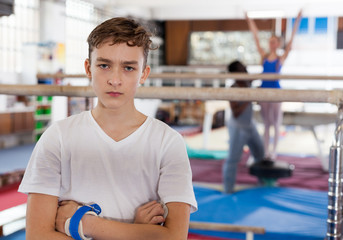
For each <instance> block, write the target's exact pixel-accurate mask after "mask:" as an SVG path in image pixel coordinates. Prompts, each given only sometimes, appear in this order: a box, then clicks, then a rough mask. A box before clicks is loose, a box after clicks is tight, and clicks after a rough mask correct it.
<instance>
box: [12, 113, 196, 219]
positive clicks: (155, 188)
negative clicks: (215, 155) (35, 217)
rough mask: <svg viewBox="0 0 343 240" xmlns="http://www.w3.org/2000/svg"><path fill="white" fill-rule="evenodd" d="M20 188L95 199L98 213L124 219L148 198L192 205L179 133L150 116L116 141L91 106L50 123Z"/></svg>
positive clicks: (188, 172)
mask: <svg viewBox="0 0 343 240" xmlns="http://www.w3.org/2000/svg"><path fill="white" fill-rule="evenodd" d="M19 191H20V192H24V193H42V194H48V195H53V196H57V197H59V200H75V201H78V202H82V203H92V202H95V203H97V204H99V205H100V207H101V208H102V214H101V216H103V217H107V218H111V219H115V220H118V221H124V222H132V221H133V219H134V216H135V210H136V209H137V207H139V206H141V205H142V204H144V203H147V202H149V201H152V200H161V201H163V202H164V203H168V202H184V203H188V204H190V205H191V208H192V210H191V211H192V212H194V211H196V209H197V202H196V200H195V196H194V192H193V186H192V173H191V168H190V163H189V159H188V156H187V151H186V147H185V143H184V141H183V138H182V136H181V135H180V134H179V133H177V132H176V131H175V130H173V129H172V128H170V127H169V126H168V125H166V124H165V123H163V122H161V121H159V120H157V119H154V118H150V117H148V118H147V119H146V121H145V122H144V123H143V124H142V125H141V126H140V127H139V128H138V129H137V130H136V131H135V132H133V133H132V134H131V135H129V136H128V137H126V138H125V139H123V140H121V141H119V142H116V141H114V140H113V139H112V138H111V137H109V136H108V135H107V134H106V133H105V132H104V131H103V130H102V129H101V128H100V126H99V125H98V124H97V122H96V121H95V120H94V118H93V116H92V114H91V112H90V111H87V112H83V113H80V114H78V115H74V116H71V117H69V118H67V119H64V120H62V121H59V122H56V123H54V124H53V125H52V126H50V127H49V128H48V129H47V130H46V131H45V133H44V134H43V135H42V137H41V138H40V140H39V141H38V142H37V144H36V147H35V149H34V151H33V153H32V156H31V159H30V161H29V164H28V166H27V169H26V172H25V175H24V178H23V181H22V183H21V185H20V187H19Z"/></svg>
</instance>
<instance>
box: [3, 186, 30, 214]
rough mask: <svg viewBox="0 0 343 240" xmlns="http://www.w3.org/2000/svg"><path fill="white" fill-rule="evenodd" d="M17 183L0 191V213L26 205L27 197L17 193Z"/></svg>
mask: <svg viewBox="0 0 343 240" xmlns="http://www.w3.org/2000/svg"><path fill="white" fill-rule="evenodd" d="M18 187H19V183H16V184H11V185H7V186H5V187H2V188H1V189H0V211H3V210H5V209H8V208H12V207H15V206H18V205H21V204H24V203H26V201H27V195H26V194H23V193H19V192H18Z"/></svg>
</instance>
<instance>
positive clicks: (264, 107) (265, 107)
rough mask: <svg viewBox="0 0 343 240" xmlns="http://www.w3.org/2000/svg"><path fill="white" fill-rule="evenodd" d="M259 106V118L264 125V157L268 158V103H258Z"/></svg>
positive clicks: (269, 120)
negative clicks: (260, 117)
mask: <svg viewBox="0 0 343 240" xmlns="http://www.w3.org/2000/svg"><path fill="white" fill-rule="evenodd" d="M260 106H261V116H262V120H263V123H264V134H263V143H264V152H265V155H266V156H269V142H270V133H269V131H270V126H271V119H270V103H269V102H260Z"/></svg>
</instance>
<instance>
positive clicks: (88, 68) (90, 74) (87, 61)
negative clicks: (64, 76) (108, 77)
mask: <svg viewBox="0 0 343 240" xmlns="http://www.w3.org/2000/svg"><path fill="white" fill-rule="evenodd" d="M85 71H86V75H87V77H88V78H90V79H91V78H92V72H91V63H90V61H89V58H87V59H86V60H85Z"/></svg>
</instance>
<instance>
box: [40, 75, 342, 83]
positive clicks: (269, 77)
mask: <svg viewBox="0 0 343 240" xmlns="http://www.w3.org/2000/svg"><path fill="white" fill-rule="evenodd" d="M37 78H87V76H86V75H85V74H38V75H37ZM148 78H149V79H154V78H158V79H240V80H253V79H264V80H271V81H272V80H276V79H287V80H300V79H301V80H343V76H334V75H332V76H330V75H295V74H292V75H288V74H271V73H265V74H246V73H217V74H213V73H150V75H149V77H148Z"/></svg>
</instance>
